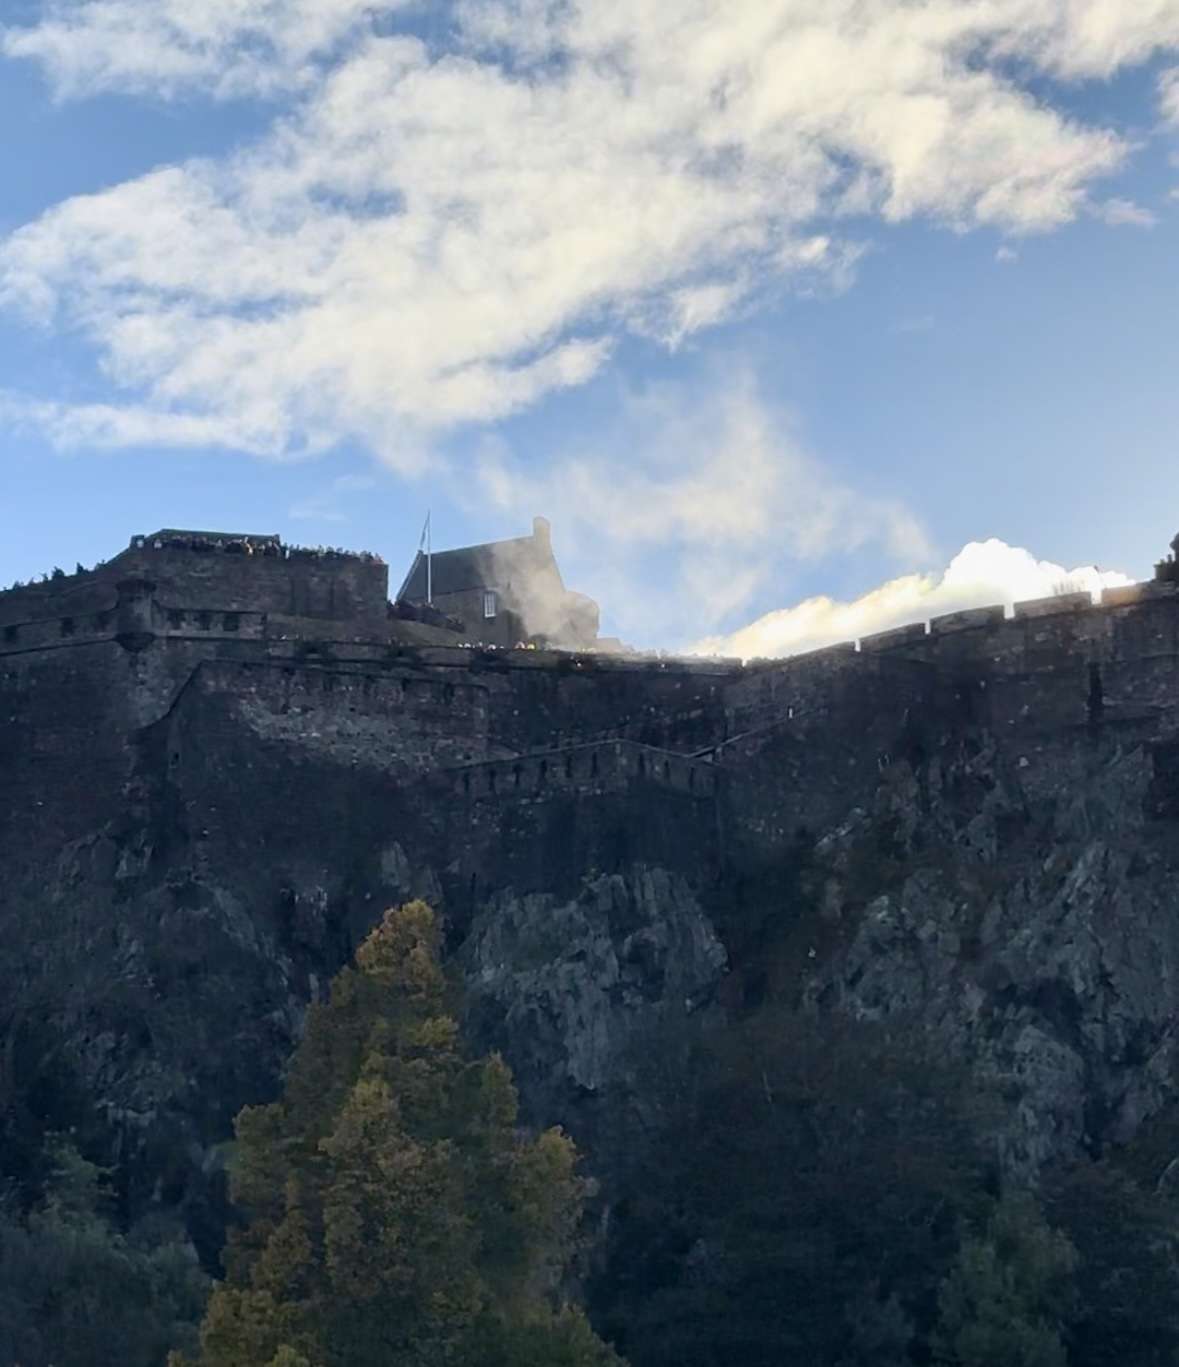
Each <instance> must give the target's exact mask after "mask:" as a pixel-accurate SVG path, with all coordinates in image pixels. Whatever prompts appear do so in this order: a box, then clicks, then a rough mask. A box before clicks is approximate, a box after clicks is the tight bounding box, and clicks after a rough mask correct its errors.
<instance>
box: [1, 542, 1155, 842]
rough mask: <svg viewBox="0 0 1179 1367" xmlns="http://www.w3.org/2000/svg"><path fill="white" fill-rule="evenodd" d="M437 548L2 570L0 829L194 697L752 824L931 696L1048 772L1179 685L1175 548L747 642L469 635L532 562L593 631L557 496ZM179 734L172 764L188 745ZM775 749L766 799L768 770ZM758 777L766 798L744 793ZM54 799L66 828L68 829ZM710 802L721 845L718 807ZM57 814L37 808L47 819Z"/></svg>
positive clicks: (1144, 718)
mask: <svg viewBox="0 0 1179 1367" xmlns="http://www.w3.org/2000/svg"><path fill="white" fill-rule="evenodd" d="M505 547H506V548H507V550H508V552H509V553H508V554H506V555H505V554H501V552H502V550H503V548H505ZM436 559H437V560H439V561H441V564H440V565H439V567H438V577H437V580H436V587H435V592H434V594H433V597H434V600H435V602H434V605H433V610H432V611H431V612H424V611H422V610H421V609H422V608H423V607H425V604H424V603H423V601H422V593H421V584H420V582H419V581H420V580H421V578H422V574H423V564H422V558H421V557H420V556H419V557H418V558H417V559H416V560H415V562H414V564H413V566H412V567H411V570H410V573H409V575H408V576H407V578H406V581H405V584H404V585H403V591H402V594H401V595H400V596H399V600H398V604H397V605H391V604H390V603H389V601H388V567H387V566H386V565H385V563H384V562H383V561H382V560H381V559H380V558H379V557H377V556H374V555H370V554H354V553H348V552H342V551H310V550H304V549H298V548H294V547H290V546H286V545H284V544H283V543H282V542H281V541H280V539H279V538H278V537H276V536H269V535H246V534H240V535H235V534H228V533H204V532H188V531H180V530H173V529H165V530H162V531H159V532H156V533H153V534H150V535H138V536H135V537H133V538H132V540H131V543H130V545H129V546H128V547H127V548H126V549H125V550H124V551H122V552H121V553H119V554H118V555H116V556H114V557H113V558H112V559H111V560H109V561H107V562H106V563H104V564H102V565H100V566H98V567H97V568H96V569H94V570H92V571H89V572H79V573H78V574H75V575H57V576H55V577H53V578H51V579H49V580H46V581H43V582H40V583H36V584H31V585H27V586H24V587H20V588H16V589H12V590H9V591H7V592H4V593H0V760H2V761H3V763H4V768H5V772H6V774H7V776H8V782H7V784H6V785H5V787H4V790H3V793H2V795H0V841H3V840H4V838H5V837H7V838H9V839H11V838H12V836H13V832H14V831H15V830H17V829H18V828H20V827H22V826H23V825H24V824H25V818H27V815H28V811H27V797H28V794H29V793H30V792H32V791H34V790H39V789H41V788H42V787H44V786H45V784H46V782H47V781H49V780H51V779H52V777H53V776H54V774H55V773H56V772H57V769H58V766H63V767H71V768H72V769H74V770H78V769H84V768H85V767H86V766H87V765H90V766H97V767H98V768H102V767H103V766H106V770H105V773H106V777H104V778H103V779H101V780H100V779H98V778H95V779H94V780H93V781H91V782H89V783H88V784H87V785H86V786H85V791H84V794H83V800H82V802H81V806H82V807H83V808H89V807H90V806H92V804H93V802H94V801H95V800H96V797H97V795H98V794H99V793H102V792H106V793H107V795H108V796H109V797H110V799H111V802H112V810H114V808H115V807H117V799H118V795H119V794H120V793H121V792H122V790H123V785H124V783H125V781H126V777H127V771H128V767H129V765H131V764H132V751H133V750H134V747H135V746H136V745H137V744H141V743H142V739H143V737H144V735H145V734H146V730H145V728H152V727H157V728H158V727H163V728H165V729H169V728H171V729H173V730H179V731H183V730H184V718H185V716H186V714H187V712H188V711H190V710H192V709H193V708H194V707H196V706H197V705H198V704H197V700H198V699H205V700H211V699H219V700H221V704H222V705H223V706H224V707H225V708H227V709H228V710H229V711H230V712H231V713H233V715H234V716H235V718H236V720H237V722H238V723H239V724H241V725H243V726H244V727H245V729H246V730H247V731H248V732H250V733H251V734H253V735H255V736H256V737H261V738H266V739H267V740H270V741H274V742H279V743H281V745H282V746H284V747H286V748H287V753H288V755H289V756H294V755H300V754H301V755H304V756H305V757H308V758H310V757H314V758H315V760H316V761H317V762H322V763H326V764H329V765H332V766H343V768H344V770H345V771H346V772H347V773H349V774H353V775H355V774H357V773H365V774H371V775H373V776H375V777H378V778H379V779H380V780H381V781H382V782H383V783H389V782H392V783H394V784H396V785H398V786H404V785H406V784H412V783H419V782H423V781H427V780H428V781H430V782H431V783H433V784H435V785H439V784H440V785H441V787H442V789H443V790H445V791H447V792H448V793H450V795H451V797H452V798H454V799H461V800H462V801H463V802H467V801H470V802H479V801H487V800H488V799H493V800H494V801H495V802H496V803H497V804H499V805H502V804H503V803H505V802H512V801H515V800H523V799H525V798H527V799H528V801H529V802H535V801H538V800H541V799H543V798H545V797H546V796H548V795H551V794H553V793H556V792H559V791H561V790H562V789H563V788H564V787H566V786H570V785H571V786H572V787H574V788H579V789H582V790H590V791H598V790H602V791H605V790H606V789H608V788H611V787H613V788H615V789H619V788H626V789H631V788H633V787H634V786H635V785H636V784H637V785H640V786H650V785H657V786H660V787H663V788H665V789H669V790H674V791H676V792H677V793H679V794H682V795H683V796H685V797H686V798H688V799H690V800H691V802H693V803H697V804H699V803H709V804H715V803H717V802H722V801H723V803H724V804H725V809H726V812H727V814H728V815H729V816H730V817H732V818H733V819H732V820H729V821H728V823H727V828H728V829H730V830H731V831H735V832H738V834H737V835H736V837H735V838H736V839H737V840H738V842H739V843H744V844H749V843H751V842H752V845H753V846H755V847H756V846H758V845H760V844H764V843H765V842H769V844H770V845H771V846H772V844H773V841H774V839H775V838H777V837H776V835H775V833H777V835H782V833H785V832H788V831H789V830H791V829H793V826H795V825H798V824H800V823H801V824H805V823H806V822H807V819H808V816H809V817H813V815H814V807H815V803H816V801H817V800H818V798H817V794H820V793H821V792H822V790H823V788H824V786H825V783H826V780H825V779H824V777H823V776H822V773H821V772H815V773H812V769H813V768H815V766H816V765H817V768H818V770H819V771H821V770H822V768H823V766H824V764H825V763H826V760H825V759H824V758H823V756H824V755H825V754H826V749H827V741H828V740H830V739H831V738H832V737H834V736H836V735H841V736H843V737H851V736H856V737H858V738H859V739H858V743H857V744H856V745H855V746H854V747H853V748H854V755H853V758H852V759H851V760H850V761H849V763H851V765H852V767H853V768H854V767H855V766H856V765H859V764H869V765H875V764H877V763H878V762H883V760H884V759H885V758H887V757H888V756H889V755H891V754H892V753H893V752H894V751H895V749H896V747H898V746H904V745H912V744H919V740H918V739H917V738H918V737H919V733H920V732H921V731H922V730H923V728H925V729H927V728H928V727H929V726H932V725H934V724H935V723H936V720H937V719H938V718H946V717H952V718H956V719H958V720H959V721H962V720H968V721H970V722H971V723H972V724H977V725H985V726H986V727H987V728H988V729H989V730H991V731H992V732H994V733H995V734H997V735H998V736H1000V737H1002V738H1004V740H1005V741H1009V742H1010V743H1011V744H1017V745H1018V746H1019V748H1020V750H1021V754H1020V762H1021V763H1022V764H1024V765H1025V767H1029V768H1031V769H1032V774H1030V775H1029V778H1030V777H1032V775H1034V773H1035V767H1034V766H1035V765H1036V764H1037V760H1036V753H1037V747H1039V746H1042V745H1044V744H1046V743H1047V742H1045V741H1043V739H1042V738H1043V737H1045V736H1054V735H1059V734H1060V733H1061V731H1062V730H1064V731H1067V729H1068V728H1072V727H1082V728H1094V727H1104V728H1107V729H1108V728H1111V727H1116V728H1119V730H1120V731H1122V732H1126V731H1133V732H1138V731H1141V732H1143V733H1145V734H1148V735H1150V737H1151V738H1152V741H1161V740H1163V739H1164V738H1166V739H1167V743H1168V744H1169V743H1170V742H1169V737H1170V734H1171V731H1172V728H1173V717H1174V716H1175V715H1176V713H1175V709H1176V707H1177V706H1179V697H1177V696H1176V693H1175V689H1174V684H1173V667H1174V666H1173V662H1174V660H1175V659H1176V658H1179V584H1176V583H1175V582H1174V580H1173V578H1172V577H1171V576H1170V573H1169V571H1168V570H1167V565H1166V563H1164V564H1163V565H1161V566H1160V570H1159V575H1158V578H1157V580H1156V581H1155V582H1153V583H1147V584H1140V585H1136V586H1134V587H1131V588H1119V589H1111V590H1107V591H1106V592H1105V593H1104V595H1103V596H1102V599H1101V601H1100V603H1097V604H1095V603H1093V602H1092V601H1091V599H1090V596H1089V595H1088V594H1087V593H1082V594H1066V595H1063V596H1061V595H1056V596H1053V597H1050V598H1046V599H1042V600H1037V601H1033V602H1026V603H1017V604H1015V606H1014V610H1013V611H1012V612H1011V613H1010V615H1009V614H1008V613H1007V611H1006V610H1005V609H1004V608H1003V607H1002V606H1000V605H997V606H995V607H988V608H980V609H975V610H970V611H965V612H957V613H951V614H949V615H947V616H943V617H940V618H935V619H934V620H933V621H932V622H929V623H918V624H915V625H912V626H905V627H901V628H898V629H896V630H892V631H886V632H883V633H880V634H878V635H875V636H869V637H865V638H864V639H862V640H860V641H855V642H849V643H847V644H846V645H842V646H835V647H830V648H826V649H822V650H818V651H814V652H811V653H810V654H807V655H801V656H796V657H793V658H790V659H785V660H778V661H753V662H750V663H747V664H742V663H741V662H740V661H737V660H717V659H713V660H706V659H691V658H689V659H679V660H671V659H664V658H658V659H656V658H650V657H646V656H641V655H635V654H611V653H606V654H603V653H598V652H595V651H593V650H577V649H551V648H549V649H546V648H540V649H530V650H526V651H521V650H516V649H510V650H505V649H497V643H496V642H480V643H479V644H472V643H471V640H470V638H471V637H473V636H474V635H475V631H476V630H478V629H479V618H480V615H483V616H485V617H486V619H487V624H488V627H489V630H488V631H487V632H486V633H485V634H488V635H492V634H494V632H493V630H491V629H492V628H494V629H502V630H503V631H504V633H505V634H504V637H503V640H502V641H500V642H499V643H498V644H499V645H500V646H502V645H503V644H506V643H507V642H508V641H510V640H513V639H516V640H517V641H518V640H519V638H521V637H522V636H524V635H526V634H528V633H527V629H526V624H525V620H524V619H525V613H526V610H527V607H526V605H527V603H528V595H529V593H530V592H532V593H533V594H534V599H535V598H536V597H540V596H542V595H541V594H540V593H536V592H534V588H533V587H530V586H529V584H528V582H527V580H528V574H527V571H528V570H529V568H530V567H531V568H532V569H536V570H537V578H538V580H539V583H540V585H541V588H542V589H543V591H544V592H543V596H544V597H545V598H546V599H547V602H548V604H549V607H550V609H551V610H552V615H551V617H550V624H551V625H552V626H553V636H555V637H556V639H558V640H564V641H573V642H580V643H589V642H592V641H593V639H594V637H595V634H596V626H597V612H596V605H593V604H591V603H589V600H584V599H581V598H580V596H579V595H573V594H568V593H567V592H566V590H565V589H564V585H563V583H562V582H561V580H560V575H559V571H557V570H556V566H555V561H554V560H553V558H552V551H551V546H550V544H549V536H548V528H547V524H545V523H544V522H543V520H538V522H537V524H536V526H535V528H534V533H533V537H531V538H522V539H521V540H520V541H519V542H507V543H496V544H494V545H492V546H489V547H477V548H472V549H471V550H469V551H463V552H450V553H446V554H445V555H443V556H439V557H436ZM505 565H508V566H511V567H512V568H513V571H514V578H513V577H512V575H511V574H507V573H505V571H504V570H503V566H505ZM1165 571H1166V572H1165ZM497 576H498V577H497ZM492 599H495V600H496V601H495V603H494V604H493V607H494V613H493V612H492V609H491V608H489V607H487V606H486V604H487V603H489V602H490V601H491V600H492ZM405 604H408V607H409V610H408V611H404V610H402V608H403V607H404V605H405ZM554 605H555V606H554ZM455 618H458V619H459V620H454V619H455ZM878 735H879V736H883V737H887V738H886V739H881V740H880V742H879V744H878V745H877V746H876V749H875V751H873V749H872V744H873V741H872V738H873V737H874V736H878ZM84 736H85V737H86V740H85V741H84V742H83V739H82V738H83V737H84ZM168 749H169V751H170V752H171V753H172V755H173V759H172V765H173V771H174V772H175V771H176V770H177V769H178V767H179V765H180V764H181V756H182V754H183V747H182V746H181V745H180V743H179V740H177V741H176V742H175V743H173V742H172V741H169V742H168ZM770 755H774V756H777V758H776V759H775V760H774V761H773V762H772V763H771V768H774V769H775V772H774V778H773V787H774V789H775V790H776V792H777V797H776V798H775V805H774V806H773V807H772V809H771V808H767V807H766V805H765V789H764V785H762V784H761V783H760V780H759V779H758V778H757V773H758V768H759V765H760V764H761V763H763V762H767V763H769V762H770V761H769V758H768V757H769V756H770ZM783 757H785V759H787V760H788V761H789V762H788V765H787V769H786V770H785V771H783V770H782V767H781V763H780V762H779V761H781V760H782V759H783ZM1160 762H1162V761H1160ZM1169 765H1170V761H1169V760H1168V761H1166V762H1165V763H1164V764H1163V767H1164V768H1165V769H1166V770H1167V773H1168V774H1169V773H1170V768H1169ZM775 766H776V767H775ZM786 772H788V773H789V775H790V777H789V781H788V782H787V781H786V779H785V777H784V774H785V773H786ZM18 775H19V781H15V780H17V776H18ZM1167 782H1168V783H1169V782H1170V779H1169V778H1168V779H1167ZM74 786H75V784H74V783H73V782H72V781H71V780H66V781H64V782H63V783H62V785H61V788H60V789H59V791H58V792H57V793H56V794H55V796H54V800H53V802H52V803H51V804H47V806H50V807H51V808H52V809H53V810H58V809H60V808H61V807H62V802H63V795H64V794H65V793H68V792H69V791H71V790H72V789H73V788H74ZM754 790H756V791H757V794H758V796H757V799H756V801H757V804H758V805H759V806H760V808H761V810H760V811H759V815H758V819H757V821H756V822H755V823H753V824H752V825H749V824H747V823H743V821H742V820H738V819H736V818H737V816H739V814H740V812H741V810H742V807H743V804H744V803H746V802H747V801H748V802H750V803H752V802H753V798H752V797H750V796H748V795H749V794H752V793H753V792H754ZM722 794H723V795H724V796H723V798H722V796H721V795H722ZM742 794H746V795H747V796H746V797H743V796H742ZM42 800H43V799H42ZM60 819H61V825H60V827H59V828H58V829H56V830H55V831H53V833H52V834H53V837H54V838H55V839H60V840H67V839H69V838H71V837H72V836H73V835H76V833H77V832H76V830H75V826H76V821H75V820H71V819H70V818H69V817H68V816H67V814H66V813H65V812H64V811H62V812H61V818H60ZM721 824H722V825H725V823H723V822H722V823H721ZM704 825H705V826H706V827H707V828H708V830H707V838H706V839H705V842H704V843H705V844H706V845H711V844H712V843H713V842H714V840H715V836H716V831H717V829H719V827H718V825H717V822H716V821H715V820H714V819H713V818H711V817H710V818H707V819H706V820H705V821H704ZM46 834H47V829H46V827H45V823H44V821H42V822H41V823H40V827H39V830H38V832H37V836H36V839H35V840H34V843H35V844H39V843H40V840H41V837H43V836H45V835H46Z"/></svg>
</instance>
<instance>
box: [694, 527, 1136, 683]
mask: <svg viewBox="0 0 1179 1367" xmlns="http://www.w3.org/2000/svg"><path fill="white" fill-rule="evenodd" d="M1132 582H1133V581H1132V580H1131V579H1130V578H1129V577H1128V576H1127V575H1125V574H1121V573H1119V572H1117V571H1103V570H1098V569H1097V568H1095V567H1094V566H1091V565H1089V566H1082V567H1081V568H1079V569H1073V570H1066V569H1065V568H1064V567H1063V566H1062V565H1056V564H1053V563H1052V562H1051V561H1049V560H1037V559H1036V558H1035V557H1034V556H1033V555H1032V554H1031V552H1030V551H1026V550H1023V549H1022V548H1020V547H1016V546H1009V545H1007V544H1006V542H1003V541H999V540H996V539H994V538H992V539H991V540H989V541H972V542H970V543H969V544H968V545H966V546H964V547H963V548H962V550H960V551H959V552H958V554H957V555H956V556H955V557H954V558H953V560H951V561H950V563H949V565H948V566H947V567H946V568H945V570H943V571H942V573H941V574H907V575H904V576H903V577H902V578H899V579H893V580H890V581H889V582H888V583H886V584H882V585H881V586H880V587H879V588H877V589H873V590H872V591H871V592H870V593H866V594H864V595H863V596H862V597H860V598H857V599H855V600H853V601H852V602H839V601H836V600H834V599H831V598H826V597H821V598H809V599H807V600H806V602H803V603H799V604H798V605H797V606H795V607H791V608H781V609H779V610H778V611H776V612H769V613H766V614H765V616H763V617H759V618H758V619H757V621H755V622H752V623H750V624H749V625H748V626H746V627H742V628H741V629H740V630H739V631H735V632H732V633H729V634H727V635H724V636H712V637H707V638H705V639H704V640H701V641H699V642H698V643H697V645H696V646H695V647H694V649H695V650H696V652H697V653H700V654H705V655H739V656H741V657H743V658H745V659H752V658H755V657H767V658H771V657H776V656H783V655H797V654H799V653H800V652H802V651H805V650H814V649H817V648H818V647H820V646H827V645H835V644H837V643H838V642H840V641H852V640H858V639H859V638H860V637H862V636H870V635H872V634H873V633H874V632H877V631H887V630H888V629H889V628H890V627H897V626H904V625H906V624H907V623H910V622H927V621H929V619H930V618H931V617H938V616H940V615H941V614H942V613H947V612H960V611H962V610H963V609H966V608H975V607H987V606H990V605H992V604H998V603H1002V604H1004V605H1007V604H1010V603H1014V602H1021V601H1024V600H1027V599H1031V598H1047V597H1049V596H1051V595H1052V594H1054V593H1058V592H1061V591H1067V592H1075V593H1079V592H1090V593H1093V592H1095V591H1096V590H1098V589H1101V588H1114V587H1117V586H1119V585H1124V584H1129V583H1132Z"/></svg>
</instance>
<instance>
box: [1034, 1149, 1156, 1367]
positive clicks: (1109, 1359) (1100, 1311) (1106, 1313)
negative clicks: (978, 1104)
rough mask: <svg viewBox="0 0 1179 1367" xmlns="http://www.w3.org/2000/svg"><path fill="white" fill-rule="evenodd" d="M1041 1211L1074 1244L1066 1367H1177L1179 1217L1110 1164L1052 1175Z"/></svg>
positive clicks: (1083, 1166)
mask: <svg viewBox="0 0 1179 1367" xmlns="http://www.w3.org/2000/svg"><path fill="white" fill-rule="evenodd" d="M1044 1185H1045V1189H1044V1200H1045V1206H1046V1209H1047V1212H1048V1215H1049V1218H1050V1219H1051V1220H1052V1223H1053V1224H1054V1225H1056V1226H1057V1227H1058V1228H1059V1229H1060V1230H1061V1231H1062V1232H1063V1233H1064V1234H1066V1235H1067V1236H1068V1238H1069V1240H1070V1241H1071V1242H1072V1243H1073V1245H1074V1246H1075V1248H1076V1250H1077V1253H1078V1256H1079V1259H1080V1261H1079V1263H1078V1266H1077V1274H1076V1285H1077V1298H1076V1303H1075V1305H1074V1307H1073V1309H1072V1311H1071V1313H1070V1314H1069V1317H1068V1325H1067V1330H1066V1337H1067V1340H1068V1345H1069V1363H1070V1367H1174V1364H1175V1363H1176V1362H1179V1212H1177V1211H1176V1209H1175V1202H1174V1198H1173V1197H1170V1196H1167V1195H1166V1194H1165V1193H1161V1192H1160V1193H1147V1192H1145V1191H1143V1190H1142V1188H1141V1187H1140V1186H1139V1185H1138V1184H1137V1183H1136V1182H1135V1181H1134V1180H1133V1179H1132V1178H1131V1177H1130V1176H1129V1175H1128V1174H1126V1173H1123V1172H1120V1171H1119V1170H1118V1169H1117V1168H1115V1167H1113V1166H1112V1165H1111V1164H1110V1163H1094V1162H1090V1161H1088V1160H1081V1161H1080V1162H1078V1163H1075V1164H1073V1165H1072V1166H1071V1167H1070V1168H1068V1169H1066V1170H1063V1171H1058V1172H1055V1173H1050V1174H1049V1175H1048V1176H1047V1179H1046V1181H1045V1184H1044Z"/></svg>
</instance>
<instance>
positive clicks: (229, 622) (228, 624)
mask: <svg viewBox="0 0 1179 1367" xmlns="http://www.w3.org/2000/svg"><path fill="white" fill-rule="evenodd" d="M241 624H242V619H241V617H240V616H239V615H238V614H237V613H236V612H227V613H226V614H225V630H226V631H237V630H238V629H239V628H240V627H241Z"/></svg>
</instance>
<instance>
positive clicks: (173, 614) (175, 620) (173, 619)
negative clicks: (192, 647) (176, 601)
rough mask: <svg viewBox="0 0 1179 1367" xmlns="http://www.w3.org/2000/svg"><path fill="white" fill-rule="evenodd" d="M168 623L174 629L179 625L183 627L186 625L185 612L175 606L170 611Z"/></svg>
mask: <svg viewBox="0 0 1179 1367" xmlns="http://www.w3.org/2000/svg"><path fill="white" fill-rule="evenodd" d="M168 625H169V626H170V627H171V628H172V630H173V631H175V630H176V629H177V628H178V627H182V626H183V625H184V613H182V612H178V611H177V610H176V609H175V608H172V609H171V610H170V611H169V613H168Z"/></svg>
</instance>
